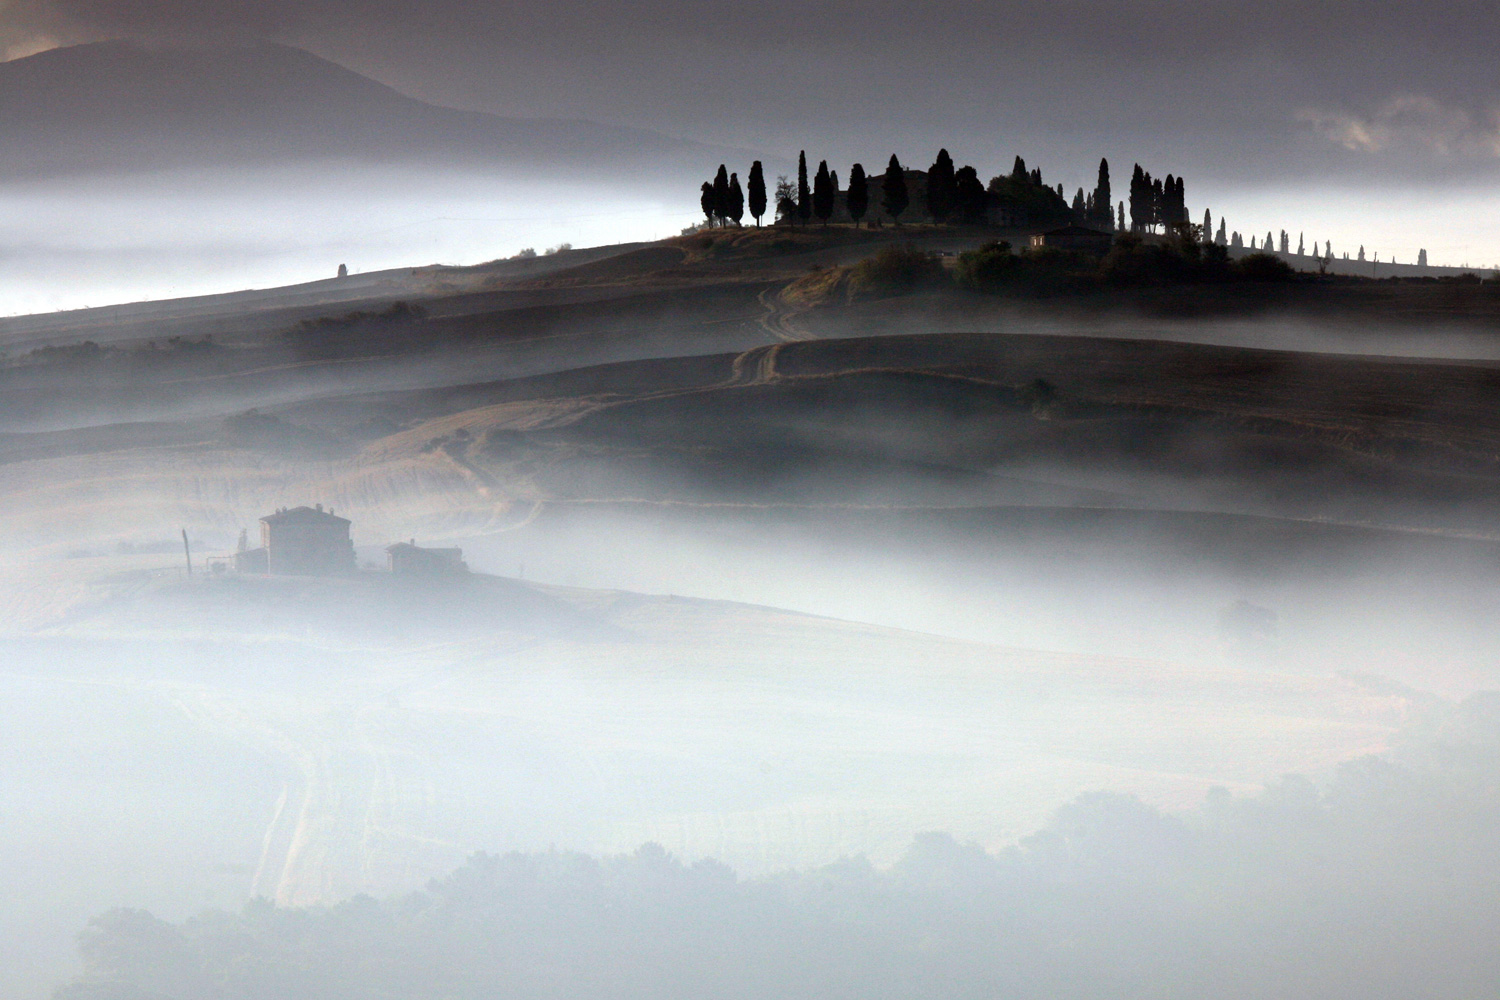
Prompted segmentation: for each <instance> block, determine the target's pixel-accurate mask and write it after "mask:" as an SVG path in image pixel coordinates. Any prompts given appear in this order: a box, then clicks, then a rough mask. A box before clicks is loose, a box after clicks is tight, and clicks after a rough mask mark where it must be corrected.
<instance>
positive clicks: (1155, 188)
mask: <svg viewBox="0 0 1500 1000" xmlns="http://www.w3.org/2000/svg"><path fill="white" fill-rule="evenodd" d="M1167 176H1169V177H1170V176H1171V175H1170V174H1168V175H1167ZM1146 179H1147V180H1151V175H1150V174H1147V175H1146ZM1150 195H1151V225H1153V226H1159V225H1162V224H1163V223H1164V222H1166V216H1165V215H1164V214H1163V212H1162V210H1163V209H1164V208H1166V205H1167V196H1166V187H1165V185H1164V184H1163V183H1162V179H1161V178H1160V177H1158V178H1157V179H1156V180H1154V181H1151V189H1150Z"/></svg>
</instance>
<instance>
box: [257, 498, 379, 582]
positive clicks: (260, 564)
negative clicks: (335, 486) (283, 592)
mask: <svg viewBox="0 0 1500 1000" xmlns="http://www.w3.org/2000/svg"><path fill="white" fill-rule="evenodd" d="M349 524H350V522H349V520H348V518H343V517H338V516H336V515H335V514H334V512H333V511H332V510H326V511H325V510H324V509H323V505H322V504H318V505H317V507H282V508H281V509H279V510H277V511H276V512H275V513H272V514H267V515H266V516H265V517H263V518H261V519H260V548H258V549H248V550H245V551H242V552H239V553H236V555H235V560H234V565H235V569H237V570H239V571H240V572H241V573H270V574H273V575H277V576H334V575H336V574H339V573H352V572H354V541H353V540H352V539H351V538H350V537H349Z"/></svg>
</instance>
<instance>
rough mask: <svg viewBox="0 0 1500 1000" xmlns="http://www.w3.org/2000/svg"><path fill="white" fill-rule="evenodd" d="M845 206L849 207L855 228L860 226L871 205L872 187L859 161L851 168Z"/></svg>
mask: <svg viewBox="0 0 1500 1000" xmlns="http://www.w3.org/2000/svg"><path fill="white" fill-rule="evenodd" d="M844 207H845V208H847V209H849V218H851V219H853V220H854V226H855V228H856V229H857V228H859V222H860V220H861V219H863V218H864V217H865V212H866V210H868V209H869V207H870V188H869V185H868V183H867V182H866V181H865V168H864V167H863V166H861V165H860V164H858V163H856V164H855V165H854V166H852V167H850V168H849V193H848V194H846V195H845V196H844Z"/></svg>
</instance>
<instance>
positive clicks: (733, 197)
mask: <svg viewBox="0 0 1500 1000" xmlns="http://www.w3.org/2000/svg"><path fill="white" fill-rule="evenodd" d="M724 214H725V215H727V216H729V217H730V218H731V219H733V220H734V224H735V225H736V226H738V225H739V224H740V220H742V219H744V217H745V192H744V190H743V189H742V188H741V187H740V175H739V174H730V175H729V203H728V205H727V210H726V211H725V213H724Z"/></svg>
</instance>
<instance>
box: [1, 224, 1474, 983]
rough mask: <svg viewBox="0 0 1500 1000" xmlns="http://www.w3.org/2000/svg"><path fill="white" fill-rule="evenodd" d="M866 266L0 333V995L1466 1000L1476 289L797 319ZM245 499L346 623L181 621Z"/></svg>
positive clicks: (778, 259) (229, 568)
mask: <svg viewBox="0 0 1500 1000" xmlns="http://www.w3.org/2000/svg"><path fill="white" fill-rule="evenodd" d="M900 235H901V238H902V240H901V241H903V242H904V241H905V240H908V239H915V240H916V242H917V243H918V245H920V246H922V247H924V248H925V249H930V250H932V251H934V252H944V251H947V250H950V249H962V248H964V247H966V246H968V245H970V244H972V242H973V240H972V238H971V236H970V235H968V234H965V233H964V232H962V231H943V230H930V231H927V232H915V233H903V234H900ZM894 242H897V237H896V234H893V233H891V232H889V231H884V232H882V231H879V230H874V231H864V232H862V233H851V232H850V231H847V230H844V231H839V230H834V231H832V232H831V233H828V234H821V233H818V232H817V231H815V230H813V231H795V232H787V231H786V230H775V231H772V230H767V231H765V232H762V233H752V232H733V231H731V232H725V233H722V234H714V233H703V234H697V235H693V236H687V237H678V238H674V239H670V240H666V241H662V242H657V243H650V244H644V243H643V244H631V245H625V246H617V247H602V248H596V249H590V250H567V251H563V252H560V253H556V254H553V255H550V256H547V255H542V256H538V257H535V258H524V259H516V260H497V261H492V262H489V263H485V264H480V265H477V266H472V267H425V266H424V267H418V268H410V267H407V268H401V269H393V270H389V271H385V272H380V273H377V274H368V275H362V274H355V275H350V276H349V277H348V278H346V279H336V278H331V277H330V278H326V279H323V280H320V281H318V282H314V283H312V284H307V285H302V286H294V287H289V288H279V289H272V290H267V291H264V292H251V293H241V294H237V295H221V296H212V297H206V298H200V299H195V300H183V301H180V302H164V303H155V304H143V305H138V306H129V307H122V308H120V309H111V310H91V311H84V312H72V313H58V314H49V315H40V316H29V317H18V318H14V319H11V320H7V321H5V322H4V324H3V326H0V335H3V336H4V338H5V343H6V361H5V364H4V366H3V367H0V398H3V399H4V400H5V406H4V407H3V413H0V463H3V464H0V523H3V524H4V525H5V531H4V532H3V533H0V590H3V593H4V595H5V601H4V602H3V610H0V636H3V639H0V641H3V643H4V647H5V670H4V675H3V677H4V679H3V683H4V685H5V688H6V694H5V698H4V700H3V704H4V706H5V712H6V724H5V725H6V731H7V732H9V733H12V734H14V738H13V739H11V740H9V741H7V749H6V751H5V754H4V757H3V767H4V776H3V779H0V788H3V789H4V790H5V795H6V801H5V804H4V808H3V810H0V816H3V818H4V826H3V831H0V836H3V837H4V840H5V843H6V846H7V850H6V852H5V855H6V857H7V858H8V859H9V860H8V861H7V862H6V864H7V876H6V878H5V879H4V880H3V882H4V883H5V884H6V885H7V886H10V887H13V888H9V889H7V890H6V893H5V898H4V901H3V903H0V926H3V927H4V929H5V930H4V934H3V935H0V939H3V940H4V941H5V942H6V943H5V945H4V947H5V949H6V950H5V954H4V960H5V961H6V962H7V963H9V965H10V967H11V968H13V969H15V970H16V975H17V977H18V979H17V981H18V982H21V983H23V984H24V985H23V988H22V989H21V990H18V995H31V996H43V995H46V993H47V991H48V990H50V989H51V988H52V987H54V986H57V985H58V984H60V983H64V982H66V981H69V980H73V979H75V978H76V981H75V982H74V985H72V986H70V987H69V988H68V989H69V992H66V993H64V994H63V995H66V996H99V997H127V996H143V995H144V996H150V995H164V996H209V995H223V996H231V997H240V996H246V997H248V996H262V995H267V996H269V995H280V996H308V997H330V998H331V997H341V996H376V995H411V996H424V995H432V996H439V995H455V996H465V995H497V994H498V995H515V996H577V995H582V994H584V993H588V994H590V995H615V994H616V993H618V994H620V995H624V994H626V993H631V994H638V993H640V992H652V993H657V994H661V995H676V993H677V992H683V993H684V994H685V992H686V991H687V990H688V989H689V988H692V989H693V990H695V991H698V992H702V991H710V992H725V993H737V992H745V993H749V992H751V991H754V992H756V993H759V994H761V995H766V994H770V995H776V996H791V995H805V994H807V993H811V992H816V993H831V994H838V995H855V994H856V993H858V994H860V995H883V996H884V995H889V996H917V995H929V994H931V993H933V992H944V993H952V994H954V995H978V994H979V993H986V994H987V995H993V994H994V993H996V992H999V993H1001V994H1002V995H1017V996H1020V995H1038V994H1040V993H1050V994H1055V995H1063V996H1067V995H1085V994H1089V995H1097V994H1098V993H1100V992H1105V993H1108V992H1115V993H1119V994H1132V995H1134V994H1137V993H1142V992H1151V993H1153V994H1155V995H1163V996H1186V995H1192V994H1195V993H1197V992H1201V991H1202V990H1203V989H1205V988H1207V987H1208V985H1209V984H1213V985H1215V987H1216V988H1220V989H1221V991H1222V992H1227V993H1230V994H1231V995H1239V996H1269V995H1282V996H1284V995H1306V996H1314V995H1316V996H1327V995H1344V993H1345V992H1347V993H1348V994H1349V995H1354V994H1355V993H1356V992H1358V993H1360V994H1362V995H1370V994H1372V993H1373V994H1374V995H1390V996H1397V995H1409V994H1410V990H1412V989H1415V988H1417V987H1421V988H1424V989H1426V988H1429V987H1430V990H1431V992H1432V995H1460V994H1463V993H1464V992H1465V991H1466V990H1470V989H1472V988H1474V987H1476V984H1483V983H1486V982H1491V981H1493V970H1492V969H1490V968H1489V967H1488V966H1487V965H1485V964H1484V962H1485V961H1487V959H1485V957H1484V955H1485V952H1484V950H1483V948H1482V945H1481V944H1480V942H1479V936H1478V932H1477V931H1476V930H1474V929H1475V928H1479V927H1481V926H1483V925H1484V921H1485V920H1486V919H1487V917H1486V916H1485V915H1486V914H1487V913H1488V912H1489V910H1488V907H1489V906H1490V903H1489V902H1488V900H1489V899H1490V898H1491V896H1492V893H1489V890H1488V888H1487V887H1489V886H1491V885H1492V880H1493V872H1492V868H1493V864H1492V862H1493V856H1494V844H1493V837H1492V836H1490V835H1489V834H1488V833H1487V832H1486V831H1487V830H1488V826H1489V824H1486V823H1485V822H1484V819H1483V818H1484V817H1489V816H1492V815H1493V811H1494V803H1493V802H1492V801H1491V799H1492V795H1491V794H1490V792H1489V789H1490V788H1491V787H1492V784H1493V781H1492V776H1491V775H1492V771H1493V760H1492V757H1493V752H1492V748H1493V741H1494V739H1495V735H1494V722H1493V718H1492V715H1493V712H1492V708H1491V706H1490V702H1489V696H1488V695H1486V694H1485V693H1484V692H1486V691H1488V690H1493V689H1494V688H1495V687H1496V685H1497V683H1500V678H1497V676H1496V668H1495V660H1494V648H1493V640H1492V632H1493V630H1492V628H1491V627H1490V622H1492V621H1493V618H1494V612H1495V605H1496V601H1497V594H1500V591H1497V583H1500V564H1497V556H1500V550H1497V546H1496V541H1495V536H1494V531H1493V525H1494V523H1495V509H1494V505H1495V500H1494V496H1495V493H1494V481H1495V476H1496V472H1497V469H1496V461H1497V460H1496V457H1495V456H1496V455H1497V454H1500V447H1497V446H1496V440H1495V437H1496V434H1497V433H1500V424H1497V422H1496V418H1495V416H1494V413H1493V406H1492V401H1493V399H1494V396H1495V390H1496V379H1497V377H1500V376H1497V375H1496V372H1495V368H1494V364H1493V361H1492V360H1491V357H1492V354H1493V350H1494V343H1493V342H1492V340H1491V337H1492V328H1493V323H1492V318H1491V314H1492V311H1493V309H1494V302H1495V300H1494V299H1493V297H1492V295H1491V288H1490V286H1489V284H1487V283H1486V284H1483V285H1472V286H1471V285H1453V284H1450V285H1436V284H1435V285H1430V286H1421V285H1419V286H1398V287H1396V288H1394V289H1392V288H1389V287H1385V286H1370V287H1367V286H1363V285H1351V286H1349V287H1348V288H1343V287H1338V288H1333V289H1330V290H1321V291H1319V292H1318V294H1317V296H1312V295H1307V294H1305V293H1304V292H1302V291H1301V290H1300V287H1299V286H1293V287H1289V288H1285V289H1281V288H1269V289H1264V290H1261V291H1260V292H1259V293H1258V295H1257V296H1254V297H1250V296H1247V297H1244V298H1243V299H1239V300H1236V299H1235V298H1234V297H1233V295H1228V294H1225V295H1219V296H1218V297H1217V298H1215V297H1207V296H1203V295H1202V294H1200V293H1199V292H1198V291H1196V290H1194V289H1187V290H1184V291H1182V292H1181V293H1180V294H1177V295H1169V294H1162V293H1159V292H1152V293H1150V294H1143V295H1138V296H1131V295H1125V296H1117V297H1115V298H1113V299H1110V300H1103V299H1097V300H1087V299H1079V300H1071V301H1057V300H1043V301H1019V300H1014V299H1006V298H1003V297H1001V298H996V297H983V296H976V295H966V294H958V293H956V292H954V291H953V290H951V289H946V288H943V289H931V288H922V287H918V288H915V289H882V288H879V287H866V288H858V287H853V288H851V287H850V285H849V283H850V282H853V281H854V280H855V277H854V275H855V273H856V271H857V268H858V266H859V262H860V261H862V260H865V259H867V258H869V257H870V256H871V255H872V254H875V253H877V252H878V251H879V250H880V249H881V248H882V247H885V246H887V245H889V244H892V243H894ZM939 259H941V258H939ZM840 282H842V283H843V284H840ZM830 286H831V287H834V288H836V289H837V293H836V294H830V293H829V292H828V291H827V289H828V287H830ZM304 504H305V505H309V506H312V505H315V504H321V505H323V506H324V507H326V508H327V509H328V510H329V511H330V513H331V512H333V511H336V512H337V514H338V515H340V516H342V517H345V518H347V519H349V521H350V522H352V524H351V530H352V540H353V543H354V548H353V559H354V563H355V566H356V567H357V570H356V571H355V572H353V573H349V574H344V575H339V576H333V577H327V578H320V577H309V576H277V575H269V576H268V575H264V574H256V573H246V572H242V571H240V570H238V569H237V568H236V565H235V556H236V550H237V549H239V548H240V542H239V539H240V533H241V531H246V530H247V531H248V533H249V535H250V536H251V542H250V544H251V545H253V544H254V536H255V535H256V534H257V532H258V521H259V519H260V518H262V517H264V516H266V515H269V514H271V513H272V512H274V511H278V510H280V509H283V508H287V507H296V506H299V505H304ZM184 538H185V539H186V544H187V552H184V547H183V546H184ZM402 541H409V542H415V543H416V544H417V545H420V546H427V547H448V546H455V547H461V548H462V558H463V560H464V561H465V562H466V563H467V566H468V570H469V572H468V573H466V574H462V575H459V576H455V577H451V578H450V577H444V578H438V579H411V578H407V577H403V576H401V575H400V574H397V573H392V572H390V571H389V570H388V569H387V566H388V559H389V558H390V556H389V555H388V553H387V552H386V547H387V546H389V545H392V544H393V543H398V542H402ZM189 562H191V565H192V568H193V572H192V574H191V575H189V574H188V572H187V566H188V564H189ZM1291 774H1295V775H1301V776H1304V777H1302V778H1298V779H1286V778H1284V777H1283V776H1284V775H1291ZM1268 786H1269V790H1267V788H1268ZM1070 803H1071V805H1070ZM1059 810H1061V811H1060V812H1059ZM933 831H942V832H943V833H944V834H946V835H948V837H950V838H952V839H944V838H943V837H935V836H931V834H932V833H933ZM648 842H649V843H652V844H655V845H659V847H652V848H646V849H640V848H641V845H642V844H644V843H648ZM914 844H915V846H913V845H914ZM638 849H639V850H638ZM663 851H665V852H669V853H670V855H671V858H670V859H669V858H667V857H665V856H664V855H663V853H662V852H663ZM474 852H488V854H489V855H490V856H491V857H479V858H473V859H471V855H473V854H474ZM508 852H520V853H518V854H516V855H512V856H507V855H508ZM496 858H502V859H501V860H495V859H496ZM709 859H712V861H710V860H709ZM721 866H728V867H729V868H732V869H733V871H734V872H735V873H737V874H736V875H734V876H731V875H730V874H729V873H728V872H727V871H726V870H725V869H724V868H723V867H721ZM792 873H795V874H792ZM1486 879H1488V880H1490V881H1485V880H1486ZM430 880H436V881H435V882H431V881H430ZM413 894H415V895H413ZM367 897H368V898H367ZM373 900H380V902H378V903H377V902H374V901H373ZM247 904H248V905H247ZM117 908H125V909H127V910H130V911H149V912H150V914H151V915H152V916H150V917H147V916H145V915H144V914H142V913H140V912H129V913H127V912H122V911H120V910H118V909H117ZM204 910H210V911H220V913H219V915H209V916H199V915H198V914H200V913H201V912H202V911H204ZM102 914H108V915H107V916H102V917H101V916H100V915H102ZM1425 916H1431V917H1432V918H1433V923H1430V924H1424V923H1423V919H1424V917H1425ZM94 917H100V920H99V921H98V922H96V923H95V924H93V925H90V924H89V921H90V919H91V918H94ZM163 921H165V922H166V923H163ZM168 924H170V925H172V926H168ZM1433 926H1439V927H1444V928H1449V929H1451V931H1452V933H1451V935H1450V936H1449V937H1447V938H1446V939H1445V941H1446V946H1447V950H1443V949H1437V948H1435V947H1428V946H1427V945H1419V944H1411V945H1402V946H1400V947H1399V948H1397V947H1396V945H1395V944H1394V942H1397V941H1401V940H1416V941H1419V942H1427V943H1428V945H1431V944H1432V942H1433V941H1434V940H1435V939H1434V938H1433V937H1430V936H1429V937H1422V936H1420V935H1419V936H1418V937H1416V938H1415V939H1413V938H1411V935H1413V934H1416V933H1417V930H1418V929H1420V928H1426V930H1423V931H1422V933H1423V934H1427V935H1431V934H1433V933H1434V932H1433V931H1431V927H1433ZM86 927H91V929H89V930H88V931H87V933H86V934H85V937H84V938H83V939H82V943H83V948H82V951H81V953H79V952H78V950H77V948H76V947H75V940H74V935H75V934H76V933H77V932H78V931H80V930H84V929H85V928H86ZM1122 927H1129V928H1130V934H1129V935H1127V936H1120V933H1121V931H1120V929H1121V928H1122ZM457 928H464V930H462V931H460V930H458V929H457ZM502 939H503V940H505V941H508V942H509V943H508V944H505V945H504V946H499V945H495V944H494V942H496V941H499V940H502ZM733 941H742V942H744V943H743V944H739V945H732V944H730V943H729V942H733ZM484 942H489V943H488V944H486V943H484ZM997 942H999V943H1000V944H999V945H997ZM1023 944H1024V947H1023ZM1001 945H1003V946H1001ZM492 949H493V950H492ZM1381 949H1384V951H1383V953H1384V954H1386V955H1387V958H1388V961H1387V962H1386V963H1385V964H1376V965H1370V964H1367V963H1362V962H1361V961H1360V959H1359V956H1360V955H1366V954H1368V953H1370V951H1372V950H1381ZM463 954H471V955H480V954H483V955H490V956H492V958H485V959H482V960H481V959H479V958H474V957H470V958H460V957H458V956H460V955H463ZM1268 955H1271V956H1274V962H1275V963H1276V965H1275V969H1274V971H1268V972H1267V973H1266V974H1265V975H1260V976H1254V977H1248V978H1246V979H1244V980H1243V981H1241V982H1237V983H1230V982H1228V981H1227V977H1229V976H1231V975H1232V970H1234V969H1236V968H1241V967H1243V965H1244V964H1245V963H1250V962H1255V961H1262V960H1267V959H1266V956H1268ZM623 956H629V960H628V961H627V960H626V958H624V957H623ZM80 962H81V963H82V964H80ZM1398 967H1399V968H1398ZM432 969H437V970H440V974H437V975H429V974H428V973H426V972H422V971H421V970H432ZM754 970H761V971H759V972H757V971H754ZM1392 970H1395V971H1392ZM1397 972H1399V974H1397ZM1383 973H1385V974H1383ZM412 977H417V978H418V979H420V980H421V985H420V986H419V985H416V979H413V978H412ZM935 983H941V984H942V985H941V986H940V987H937V986H934V984H935ZM674 984H675V985H674ZM424 989H425V990H427V991H428V992H426V993H423V992H422V990H424ZM132 990H133V991H135V992H131V991H132ZM382 991H383V992H382Z"/></svg>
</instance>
